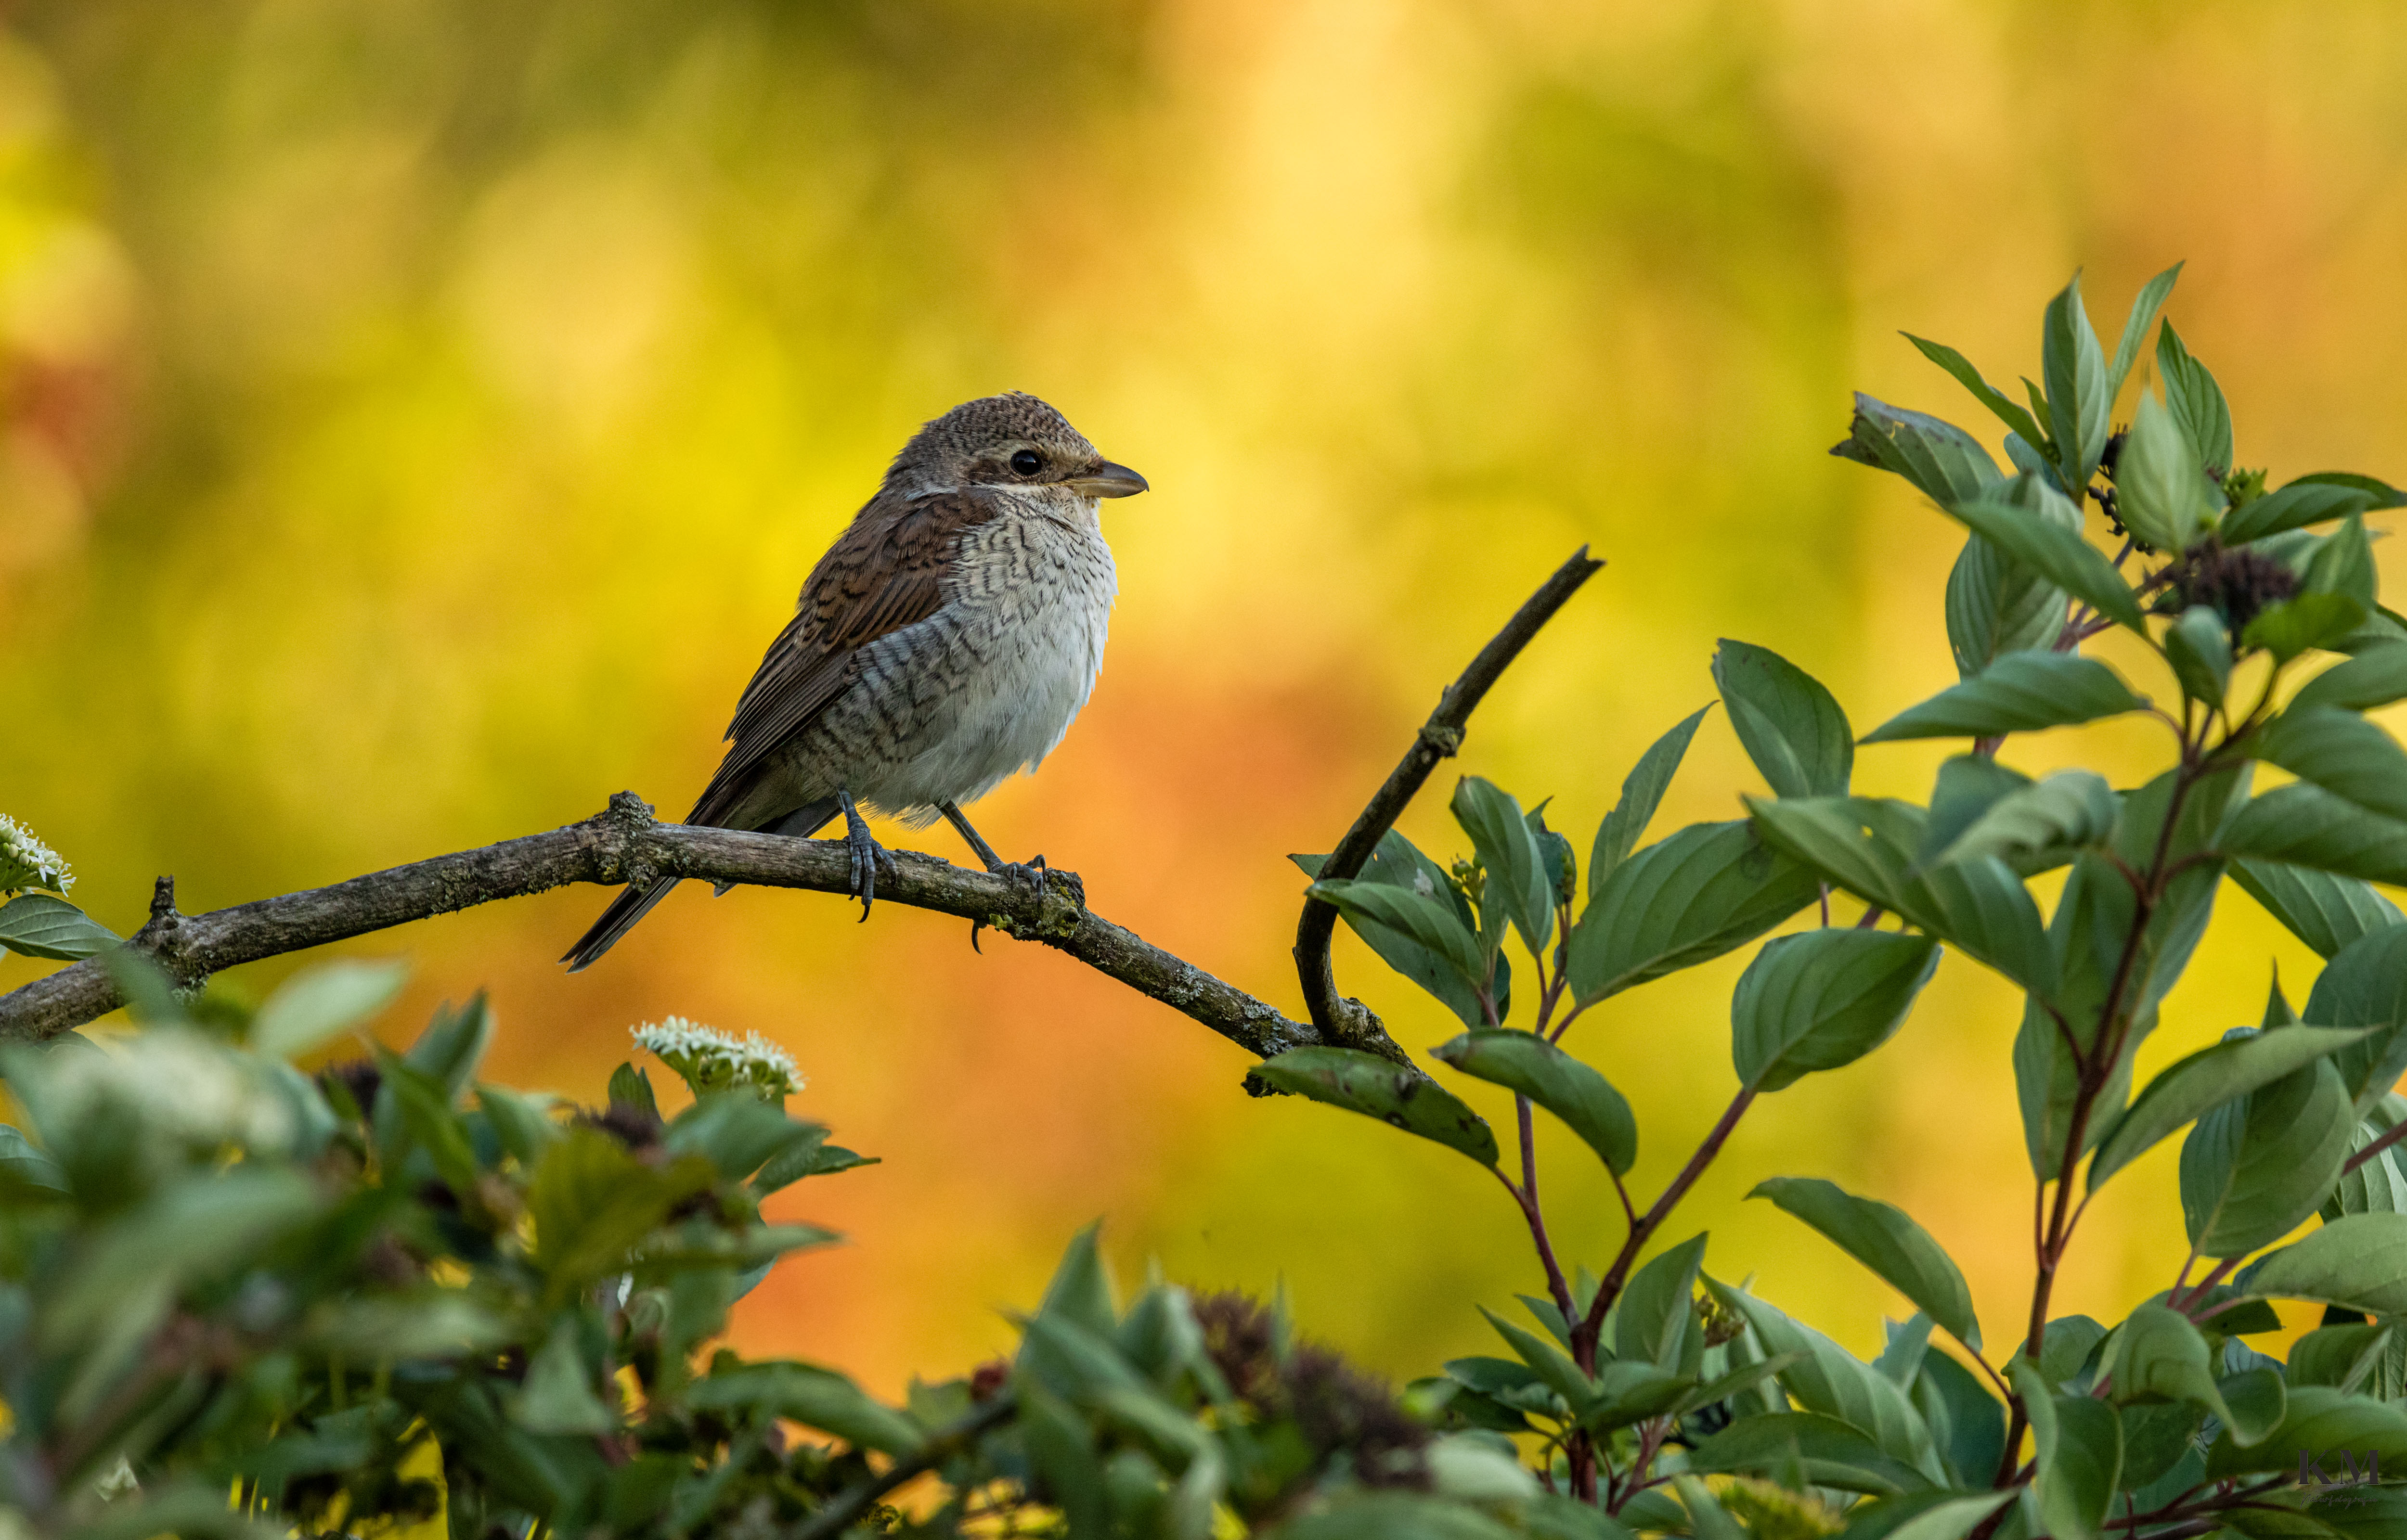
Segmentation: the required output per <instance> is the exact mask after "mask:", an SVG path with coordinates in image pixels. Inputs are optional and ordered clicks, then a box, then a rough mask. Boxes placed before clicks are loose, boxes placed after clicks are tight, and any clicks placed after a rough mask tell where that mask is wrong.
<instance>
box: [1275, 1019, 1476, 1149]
mask: <svg viewBox="0 0 2407 1540" xmlns="http://www.w3.org/2000/svg"><path fill="white" fill-rule="evenodd" d="M1254 1073H1255V1074H1257V1075H1259V1076H1260V1077H1261V1078H1262V1079H1263V1080H1265V1081H1269V1082H1270V1083H1271V1084H1272V1085H1275V1086H1276V1087H1278V1088H1279V1089H1280V1090H1282V1091H1291V1092H1293V1093H1295V1094H1296V1095H1299V1096H1309V1097H1310V1098H1312V1099H1313V1100H1314V1101H1318V1102H1327V1103H1328V1104H1329V1105H1330V1106H1332V1107H1342V1108H1345V1109H1346V1110H1347V1111H1349V1112H1360V1113H1361V1114H1362V1115H1363V1116H1364V1117H1368V1118H1376V1119H1378V1120H1379V1121H1380V1122H1382V1123H1393V1124H1394V1125H1395V1126H1397V1127H1398V1128H1401V1129H1403V1131H1404V1132H1406V1133H1408V1134H1418V1135H1419V1136H1420V1137H1423V1138H1425V1139H1434V1140H1436V1141H1437V1142H1438V1143H1440V1144H1443V1145H1445V1146H1446V1148H1447V1149H1449V1150H1458V1151H1461V1152H1462V1153H1464V1154H1466V1155H1469V1156H1470V1157H1471V1158H1472V1159H1473V1160H1475V1161H1477V1162H1479V1163H1480V1164H1481V1165H1483V1166H1493V1165H1495V1164H1496V1135H1495V1134H1494V1132H1493V1131H1491V1130H1490V1129H1489V1128H1488V1124H1487V1123H1486V1122H1485V1121H1483V1120H1482V1119H1481V1118H1480V1116H1479V1114H1478V1113H1476V1112H1474V1111H1473V1110H1472V1109H1470V1108H1468V1107H1465V1106H1464V1105H1463V1104H1462V1102H1461V1100H1460V1098H1459V1097H1457V1096H1456V1095H1453V1094H1452V1093H1451V1092H1449V1091H1447V1090H1446V1088H1445V1087H1444V1086H1441V1085H1439V1084H1438V1083H1437V1082H1436V1081H1431V1079H1429V1077H1427V1076H1425V1075H1421V1074H1418V1073H1417V1072H1415V1071H1413V1070H1411V1069H1407V1068H1405V1067H1403V1065H1400V1064H1396V1063H1393V1062H1391V1061H1389V1060H1387V1059H1383V1058H1381V1057H1379V1056H1378V1055H1377V1054H1376V1053H1361V1052H1360V1051H1359V1050H1356V1049H1351V1048H1293V1049H1289V1051H1288V1052H1286V1053H1281V1054H1279V1055H1278V1056H1277V1057H1276V1058H1273V1059H1266V1060H1264V1061H1263V1062H1262V1063H1261V1064H1260V1065H1259V1066H1257V1067H1256V1068H1255V1070H1254Z"/></svg>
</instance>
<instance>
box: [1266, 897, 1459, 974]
mask: <svg viewBox="0 0 2407 1540" xmlns="http://www.w3.org/2000/svg"><path fill="white" fill-rule="evenodd" d="M1304 891H1305V892H1307V893H1309V894H1311V895H1312V897H1316V898H1318V899H1320V900H1322V901H1323V902H1325V903H1328V904H1332V905H1333V906H1335V908H1336V910H1337V911H1338V912H1339V913H1340V914H1343V915H1345V916H1346V918H1347V919H1348V920H1352V921H1358V922H1360V923H1364V924H1368V925H1380V926H1384V927H1385V928H1387V929H1389V930H1392V931H1394V932H1395V933H1396V934H1397V935H1399V936H1402V937H1403V938H1404V939H1405V940H1408V941H1410V942H1412V943H1413V944H1414V945H1415V946H1417V947H1419V948H1421V949H1422V950H1424V951H1426V952H1427V953H1429V954H1430V955H1431V956H1432V957H1435V958H1436V959H1437V960H1438V961H1439V962H1441V963H1443V964H1444V965H1445V966H1446V968H1447V969H1448V970H1449V971H1450V972H1451V973H1452V974H1453V975H1454V976H1455V978H1457V979H1459V980H1460V981H1461V982H1464V983H1466V984H1476V983H1478V982H1479V981H1480V980H1481V979H1482V978H1483V977H1485V976H1486V973H1487V964H1486V962H1485V960H1484V959H1483V958H1482V957H1481V956H1480V954H1479V942H1478V940H1476V939H1475V938H1474V936H1473V935H1472V934H1471V931H1470V930H1469V929H1468V928H1467V927H1466V926H1465V925H1463V923H1462V920H1461V917H1460V915H1458V914H1457V913H1456V912H1455V911H1454V908H1453V906H1452V905H1450V904H1448V903H1447V902H1446V900H1445V899H1443V898H1440V897H1437V896H1436V895H1435V894H1431V893H1421V892H1417V891H1416V890H1414V889H1412V888H1408V887H1398V886H1396V885H1395V884H1394V883H1375V882H1364V881H1361V880H1360V879H1356V880H1354V881H1351V882H1335V881H1332V882H1325V883H1313V884H1312V885H1311V886H1310V887H1309V888H1307V889H1305V890H1304Z"/></svg>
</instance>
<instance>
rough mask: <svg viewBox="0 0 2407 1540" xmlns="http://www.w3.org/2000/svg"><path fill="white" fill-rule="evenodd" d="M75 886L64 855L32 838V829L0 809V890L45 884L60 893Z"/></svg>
mask: <svg viewBox="0 0 2407 1540" xmlns="http://www.w3.org/2000/svg"><path fill="white" fill-rule="evenodd" d="M73 886H75V873H74V872H72V871H69V870H68V869H67V863H66V859H65V857H64V856H62V855H60V854H59V853H58V852H57V851H54V850H52V849H51V848H50V846H48V845H46V844H44V843H42V842H41V841H39V840H36V839H35V838H34V831H33V830H32V829H29V828H27V827H25V826H24V825H22V824H21V823H19V822H17V820H15V819H14V818H11V817H9V816H8V815H7V813H5V812H0V893H6V892H7V891H9V890H10V889H13V888H21V887H46V888H49V889H50V891H51V892H53V893H64V892H66V891H67V890H68V889H69V888H71V887H73Z"/></svg>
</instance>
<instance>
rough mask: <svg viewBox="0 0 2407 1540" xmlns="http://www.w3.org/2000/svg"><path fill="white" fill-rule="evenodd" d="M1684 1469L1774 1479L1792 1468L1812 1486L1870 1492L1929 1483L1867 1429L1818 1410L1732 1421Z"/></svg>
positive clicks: (1884, 1492)
mask: <svg viewBox="0 0 2407 1540" xmlns="http://www.w3.org/2000/svg"><path fill="white" fill-rule="evenodd" d="M1688 1469H1690V1470H1692V1471H1696V1472H1699V1473H1701V1474H1704V1475H1734V1476H1735V1475H1759V1476H1772V1477H1773V1478H1774V1479H1779V1478H1781V1477H1782V1476H1786V1475H1787V1473H1788V1472H1791V1471H1794V1472H1796V1473H1797V1474H1798V1475H1800V1476H1802V1477H1803V1478H1804V1479H1805V1480H1806V1481H1808V1482H1810V1483H1812V1484H1813V1485H1815V1486H1817V1487H1832V1488H1836V1489H1837V1490H1839V1491H1859V1492H1867V1493H1870V1494H1872V1495H1873V1496H1889V1495H1892V1494H1894V1493H1898V1492H1908V1491H1928V1490H1929V1489H1930V1485H1931V1482H1930V1477H1929V1476H1926V1475H1924V1474H1923V1473H1922V1472H1921V1471H1919V1470H1917V1469H1916V1468H1915V1467H1914V1466H1912V1465H1910V1464H1907V1463H1905V1462H1902V1461H1900V1460H1897V1459H1894V1458H1892V1457H1891V1456H1889V1455H1887V1454H1885V1453H1883V1452H1882V1450H1881V1448H1880V1446H1879V1445H1878V1444H1875V1443H1874V1442H1873V1439H1872V1436H1871V1435H1870V1434H1866V1433H1865V1432H1863V1431H1862V1430H1861V1429H1859V1428H1857V1427H1855V1426H1854V1425H1852V1424H1851V1423H1847V1422H1844V1421H1842V1420H1839V1419H1838V1418H1835V1417H1831V1416H1828V1415H1826V1414H1824V1413H1821V1412H1769V1413H1766V1414H1764V1415H1761V1416H1759V1417H1749V1418H1744V1419H1741V1420H1737V1421H1734V1422H1732V1423H1731V1424H1730V1426H1728V1427H1726V1428H1724V1429H1722V1430H1721V1432H1719V1433H1717V1434H1714V1435H1713V1436H1712V1437H1710V1438H1708V1439H1706V1440H1705V1441H1704V1442H1703V1443H1702V1444H1700V1445H1698V1446H1697V1447H1696V1448H1694V1449H1693V1450H1692V1451H1690V1453H1689V1456H1688Z"/></svg>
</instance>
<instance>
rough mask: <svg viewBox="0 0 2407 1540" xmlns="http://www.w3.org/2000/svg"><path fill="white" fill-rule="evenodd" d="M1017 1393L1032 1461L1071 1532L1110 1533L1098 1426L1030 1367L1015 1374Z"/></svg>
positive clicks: (1083, 1535) (1080, 1537)
mask: <svg viewBox="0 0 2407 1540" xmlns="http://www.w3.org/2000/svg"><path fill="white" fill-rule="evenodd" d="M1012 1392H1013V1397H1014V1399H1015V1400H1016V1401H1017V1402H1018V1406H1019V1418H1018V1421H1019V1432H1020V1437H1021V1440H1022V1441H1023V1442H1024V1443H1025V1444H1026V1446H1027V1448H1028V1462H1029V1465H1030V1466H1031V1467H1032V1469H1033V1472H1034V1474H1035V1476H1037V1478H1038V1479H1039V1480H1041V1481H1042V1482H1043V1483H1044V1484H1045V1490H1046V1491H1047V1492H1049V1493H1050V1494H1051V1495H1052V1498H1053V1502H1054V1504H1055V1505H1057V1506H1058V1507H1060V1509H1061V1515H1062V1518H1063V1519H1065V1520H1066V1521H1067V1524H1068V1529H1069V1533H1070V1534H1071V1535H1072V1536H1074V1537H1075V1540H1087V1537H1088V1536H1090V1535H1092V1536H1103V1535H1108V1534H1110V1533H1112V1522H1111V1511H1112V1510H1111V1496H1110V1493H1109V1491H1108V1489H1106V1488H1105V1486H1104V1464H1103V1461H1102V1459H1101V1458H1100V1457H1099V1456H1098V1455H1097V1454H1096V1453H1095V1434H1094V1430H1093V1429H1092V1428H1090V1426H1088V1423H1087V1420H1086V1419H1085V1418H1084V1417H1082V1416H1080V1415H1079V1414H1078V1413H1077V1412H1076V1411H1075V1410H1074V1409H1073V1408H1072V1407H1071V1406H1070V1405H1069V1403H1067V1402H1066V1401H1064V1400H1062V1399H1061V1397H1060V1396H1058V1395H1056V1394H1054V1393H1053V1392H1052V1391H1051V1390H1049V1389H1047V1387H1046V1385H1045V1384H1044V1382H1043V1381H1042V1380H1041V1379H1040V1378H1038V1377H1037V1376H1035V1375H1033V1374H1031V1373H1029V1372H1027V1371H1026V1370H1024V1369H1023V1370H1021V1371H1020V1372H1018V1373H1017V1374H1015V1375H1013V1376H1012Z"/></svg>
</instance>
